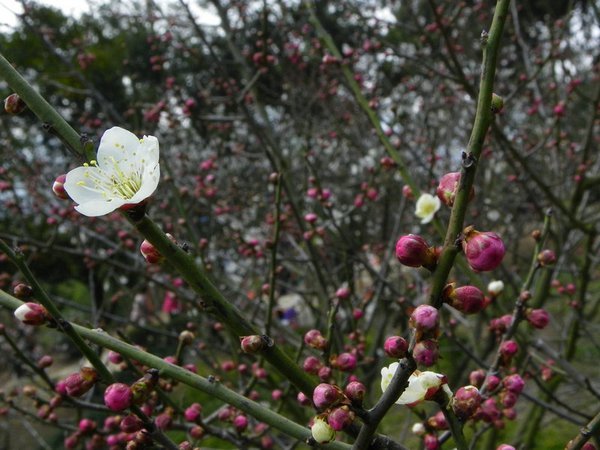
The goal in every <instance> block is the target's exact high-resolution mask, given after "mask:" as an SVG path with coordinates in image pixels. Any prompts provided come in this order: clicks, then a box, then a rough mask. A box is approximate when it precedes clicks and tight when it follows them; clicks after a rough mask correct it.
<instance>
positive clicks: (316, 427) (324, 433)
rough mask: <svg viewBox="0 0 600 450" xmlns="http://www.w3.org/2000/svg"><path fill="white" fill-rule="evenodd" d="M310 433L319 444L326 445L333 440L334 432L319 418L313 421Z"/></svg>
mask: <svg viewBox="0 0 600 450" xmlns="http://www.w3.org/2000/svg"><path fill="white" fill-rule="evenodd" d="M310 432H311V434H312V437H313V439H314V440H315V441H317V443H319V444H327V443H328V442H331V441H333V440H334V439H335V430H334V429H333V428H332V427H331V426H330V425H329V424H328V423H327V422H326V421H325V420H324V419H323V418H321V417H319V416H317V417H315V419H314V420H313V424H312V426H311V427H310Z"/></svg>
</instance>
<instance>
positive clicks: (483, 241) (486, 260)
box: [462, 227, 506, 272]
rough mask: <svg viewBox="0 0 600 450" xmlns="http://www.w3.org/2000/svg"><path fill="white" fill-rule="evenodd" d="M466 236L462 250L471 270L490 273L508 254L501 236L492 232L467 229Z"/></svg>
mask: <svg viewBox="0 0 600 450" xmlns="http://www.w3.org/2000/svg"><path fill="white" fill-rule="evenodd" d="M464 235H465V237H464V239H463V241H462V248H463V252H464V254H465V256H466V257H467V261H468V263H469V266H471V269H473V270H474V271H475V272H488V271H490V270H494V269H495V268H496V267H498V266H499V265H500V263H501V262H502V258H504V253H505V252H506V250H505V248H504V242H502V239H500V236H498V235H497V234H496V233H492V232H479V231H476V230H475V229H474V228H473V227H467V228H466V229H465V230H464Z"/></svg>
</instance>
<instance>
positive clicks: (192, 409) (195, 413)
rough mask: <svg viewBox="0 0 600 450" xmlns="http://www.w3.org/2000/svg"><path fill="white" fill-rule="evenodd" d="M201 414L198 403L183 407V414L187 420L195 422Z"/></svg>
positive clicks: (200, 407)
mask: <svg viewBox="0 0 600 450" xmlns="http://www.w3.org/2000/svg"><path fill="white" fill-rule="evenodd" d="M201 414H202V405H201V404H200V403H192V404H191V405H190V406H188V407H187V408H186V409H185V412H184V413H183V416H184V417H185V420H187V421H188V422H197V421H198V419H200V416H201Z"/></svg>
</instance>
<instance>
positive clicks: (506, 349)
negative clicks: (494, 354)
mask: <svg viewBox="0 0 600 450" xmlns="http://www.w3.org/2000/svg"><path fill="white" fill-rule="evenodd" d="M518 351H519V344H517V342H516V341H504V342H503V343H502V345H501V346H500V353H501V354H502V356H504V357H505V358H512V357H513V356H515V355H516V354H517V352H518Z"/></svg>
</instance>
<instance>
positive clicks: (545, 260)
mask: <svg viewBox="0 0 600 450" xmlns="http://www.w3.org/2000/svg"><path fill="white" fill-rule="evenodd" d="M537 260H538V262H539V263H540V265H541V266H543V267H546V266H551V265H553V264H554V263H555V262H556V253H554V252H553V251H552V250H549V249H546V250H542V251H541V252H540V253H539V254H538V255H537Z"/></svg>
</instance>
